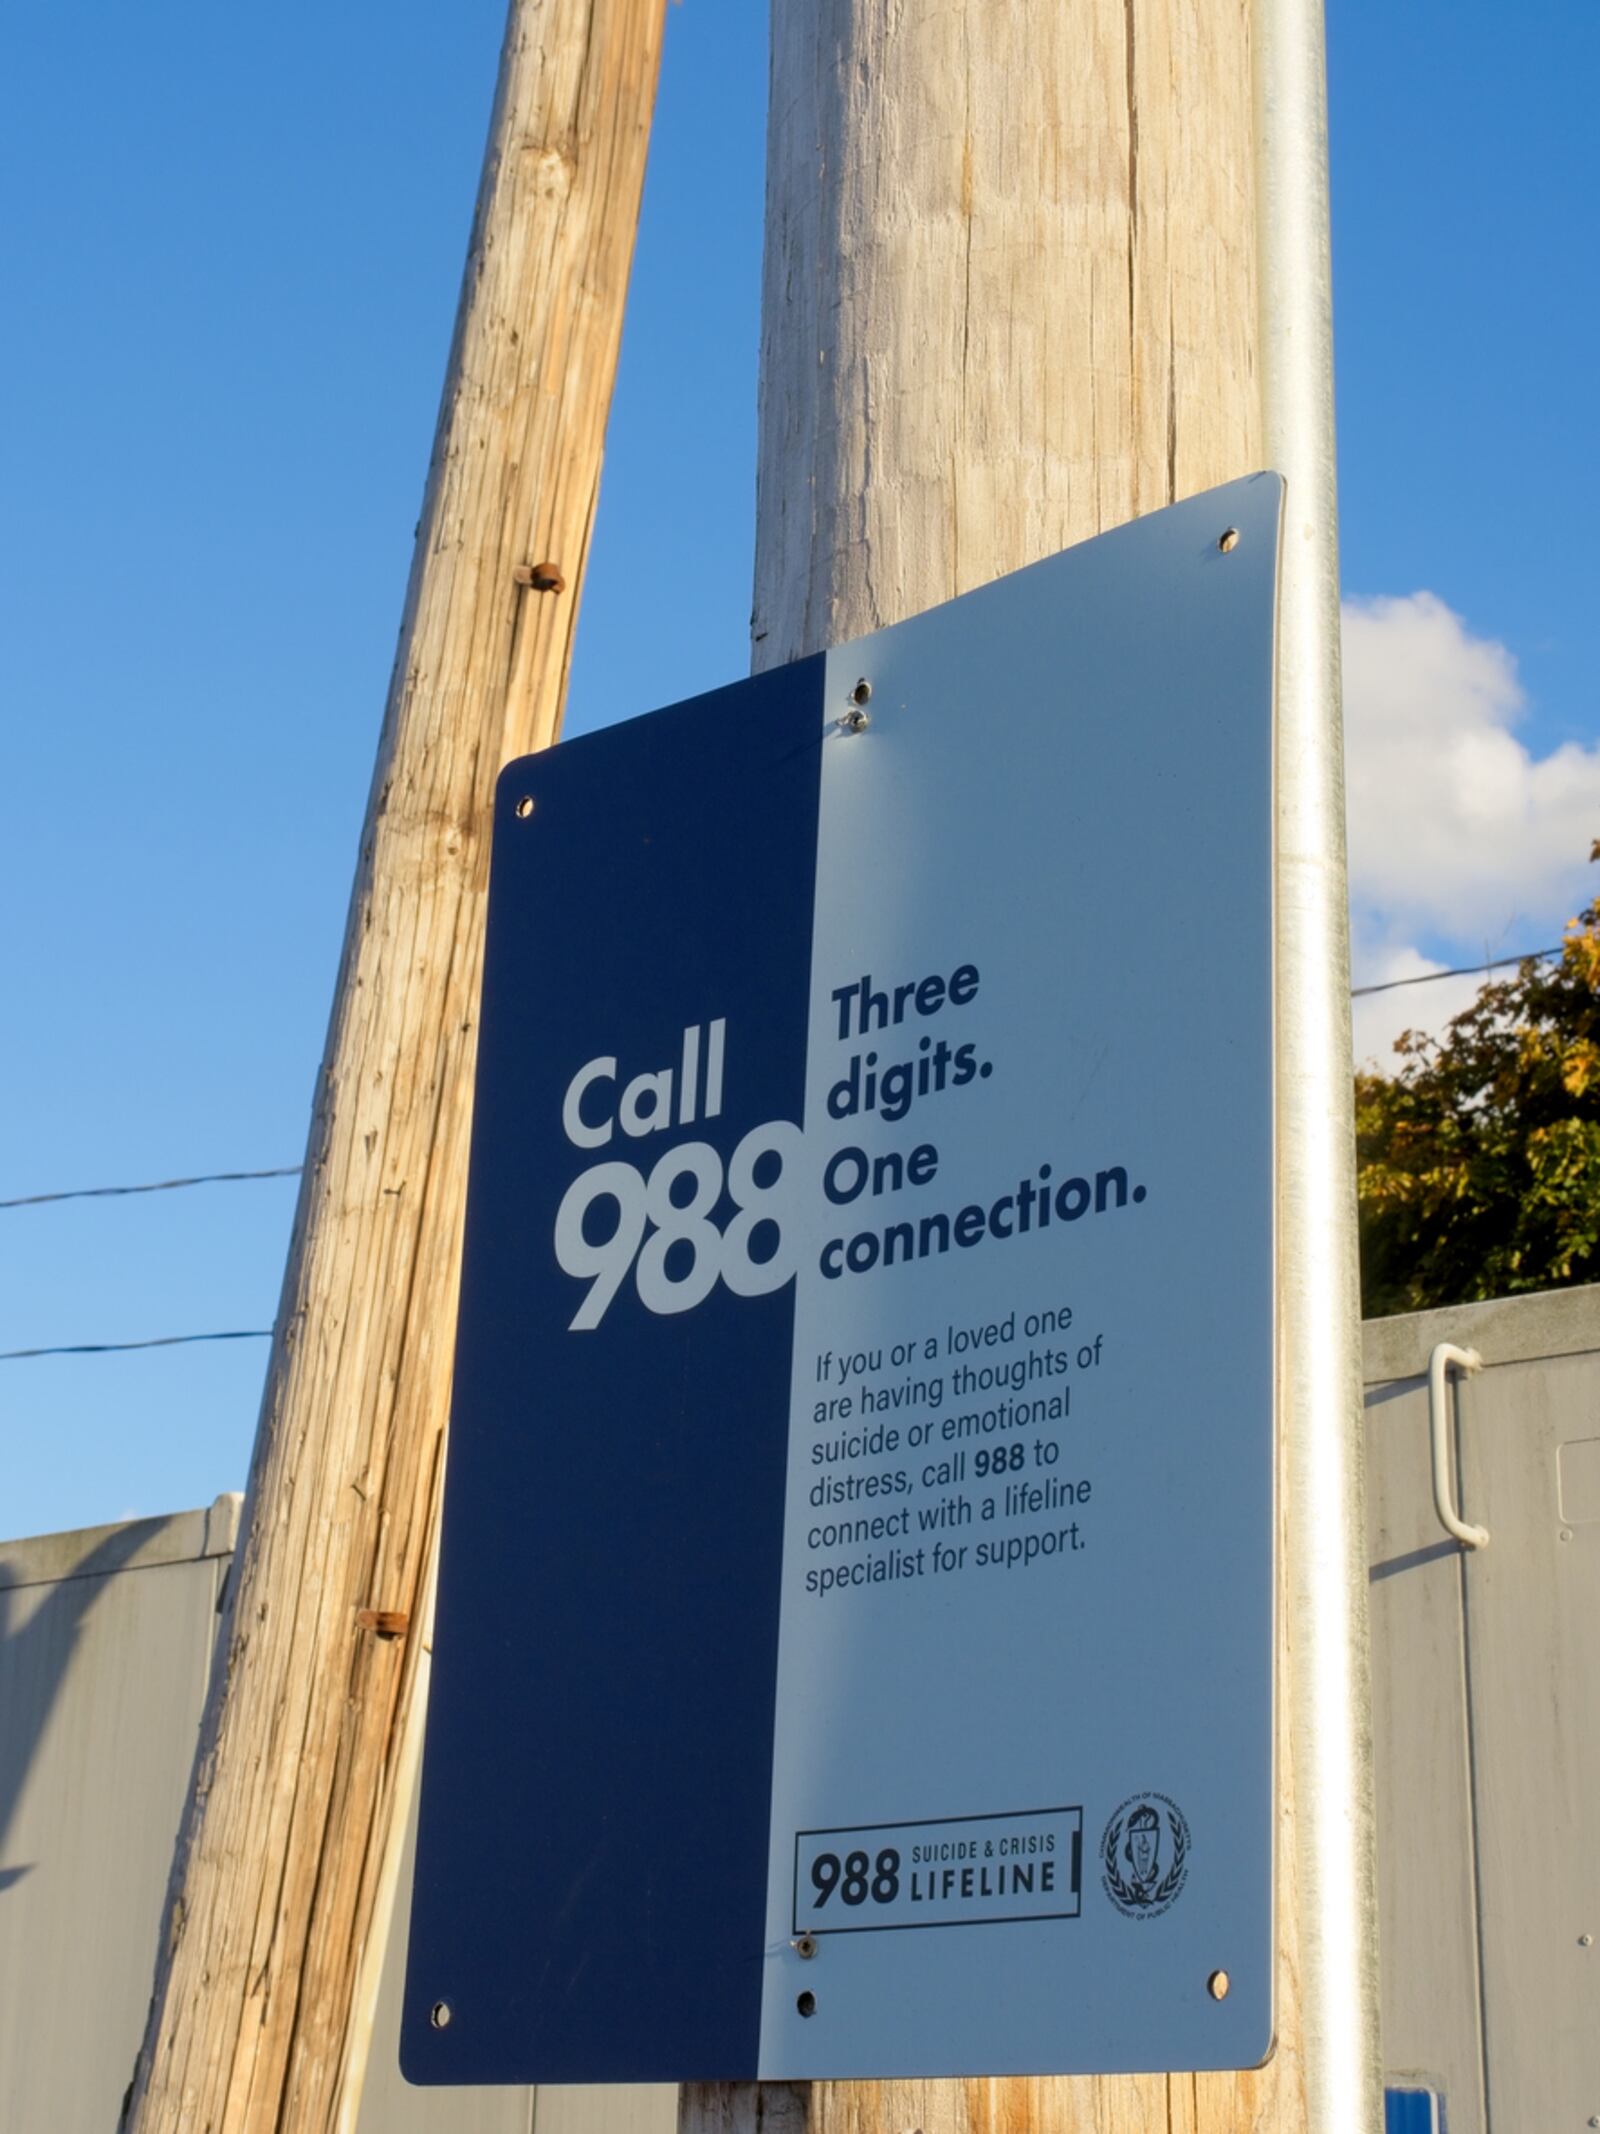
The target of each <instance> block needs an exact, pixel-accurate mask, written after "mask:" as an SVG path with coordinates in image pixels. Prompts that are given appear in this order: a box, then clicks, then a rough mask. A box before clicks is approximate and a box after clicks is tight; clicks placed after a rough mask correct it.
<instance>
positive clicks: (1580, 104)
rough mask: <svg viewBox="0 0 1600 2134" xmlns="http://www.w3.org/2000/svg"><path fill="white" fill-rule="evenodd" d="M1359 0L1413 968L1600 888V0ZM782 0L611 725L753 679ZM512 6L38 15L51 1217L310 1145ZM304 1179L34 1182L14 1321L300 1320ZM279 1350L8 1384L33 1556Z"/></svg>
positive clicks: (25, 25)
mask: <svg viewBox="0 0 1600 2134" xmlns="http://www.w3.org/2000/svg"><path fill="white" fill-rule="evenodd" d="M1329 12H1330V87H1331V97H1332V113H1333V128H1334V148H1333V177H1334V211H1335V229H1334V239H1335V265H1336V277H1337V289H1336V295H1337V301H1338V306H1339V310H1338V327H1339V366H1340V368H1339V417H1340V439H1341V479H1342V484H1343V503H1344V518H1343V529H1342V537H1343V547H1344V571H1345V585H1346V589H1347V593H1348V594H1349V595H1350V596H1352V599H1353V601H1354V602H1355V603H1356V604H1355V606H1354V607H1353V610H1352V621H1351V633H1350V636H1349V638H1348V640H1347V642H1348V645H1349V652H1350V660H1351V691H1350V694H1351V705H1350V715H1351V727H1352V762H1351V774H1352V796H1353V821H1352V836H1353V846H1354V852H1355V860H1356V889H1355V898H1354V905H1355V917H1356V929H1357V943H1358V952H1359V955H1360V957H1361V960H1362V975H1364V976H1366V977H1369V978H1370V977H1382V976H1389V975H1402V974H1404V973H1406V972H1408V971H1410V970H1413V969H1423V968H1427V967H1430V966H1433V967H1438V966H1441V965H1448V964H1454V963H1457V962H1466V961H1470V960H1472V959H1473V958H1475V957H1480V956H1482V955H1483V954H1484V953H1485V952H1486V950H1488V949H1492V950H1493V951H1494V952H1495V953H1501V954H1503V953H1506V952H1507V951H1509V950H1514V949H1518V948H1522V947H1529V946H1538V945H1542V944H1543V943H1544V942H1545V941H1548V940H1554V939H1555V938H1557V937H1558V935H1559V931H1560V927H1561V924H1562V922H1563V920H1564V919H1565V918H1566V917H1567V916H1568V915H1569V914H1570V913H1571V912H1572V911H1573V910H1574V909H1575V908H1576V907H1577V904H1578V903H1579V901H1580V900H1581V899H1582V898H1583V897H1584V896H1585V895H1586V894H1588V886H1587V869H1586V867H1585V865H1584V861H1585V858H1586V854H1587V850H1588V841H1589V838H1590V836H1591V835H1595V834H1600V705H1597V693H1596V687H1595V679H1596V668H1597V663H1600V662H1597V653H1596V646H1595V633H1594V631H1593V628H1592V615H1593V609H1594V591H1593V588H1594V585H1595V583H1596V577H1597V571H1596V565H1597V556H1596V540H1595V533H1594V515H1593V510H1592V506H1591V504H1590V501H1589V497H1588V494H1587V490H1588V486H1589V485H1588V482H1587V481H1586V478H1585V475H1586V470H1592V467H1593V464H1594V442H1593V434H1592V418H1591V417H1590V414H1589V409H1590V406H1591V404H1592V378H1591V374H1592V367H1593V348H1594V344H1595V339H1596V327H1597V323H1600V304H1597V299H1596V287H1595V265H1594V253H1595V248H1594V245H1593V240H1592V215H1593V207H1594V200H1595V176H1596V172H1595V160H1596V159H1595V151H1594V149H1593V146H1592V129H1591V127H1590V126H1589V124H1588V123H1587V122H1588V117H1589V113H1588V110H1587V108H1586V107H1587V104H1588V102H1589V100H1590V98H1591V97H1592V90H1593V84H1594V81H1595V79H1596V59H1597V57H1600V50H1597V48H1600V11H1597V10H1595V9H1594V8H1593V7H1592V6H1590V5H1589V4H1587V0H1581V4H1580V0H1564V4H1558V0H1543V4H1540V0H1532V4H1529V5H1525V6H1523V7H1522V8H1520V9H1519V10H1518V11H1517V12H1516V14H1515V16H1514V17H1513V16H1512V15H1510V14H1508V13H1507V11H1506V10H1505V9H1504V8H1503V7H1502V8H1490V7H1488V6H1487V5H1479V4H1477V0H1462V4H1456V5H1451V6H1448V7H1447V6H1445V5H1443V4H1441V0H1414V4H1411V5H1408V6H1407V7H1406V8H1404V9H1395V8H1392V7H1383V6H1380V5H1378V4H1377V0H1330V11H1329ZM763 14H764V11H763V10H762V9H761V8H760V7H759V5H757V4H756V0H683V4H682V5H680V6H674V7H673V8H672V9H671V10H670V11H669V19H668V35H667V49H666V61H665V67H664V72H663V79H662V89H661V98H660V103H659V106H658V110H657V119H656V129H655V136H654V142H653V147H652V153H651V166H650V175H649V180H648V185H647V192H646V200H645V211H644V219H643V224H642V227H641V231H640V238H639V250H638V256H637V261H636V268H635V277H634V285H633V292H632V298H631V302H630V309H629V318H628V327H627V333H626V337H625V343H624V351H623V361H622V372H621V378H620V381H619V388H618V395H617V400H616V404H615V410H614V414H613V420H612V427H611V435H610V441H609V447H608V461H607V472H606V478H605V488H604V494H603V499H602V506H601V516H600V521H599V528H598V534H597V539H596V546H595V554H594V558H593V563H592V567H591V572H590V579H589V584H588V588H587V591H586V595H585V603H584V610H583V621H582V626H581V630H580V636H579V645H578V655H577V662H576V669H575V673H574V678H573V687H572V697H571V711H570V716H569V728H568V730H569V731H573V730H582V729H584V728H585V727H588V726H592V725H597V724H600V723H603V722H604V721H606V720H608V719H610V718H614V717H618V716H622V715H625V714H629V713H632V712H636V711H639V710H642V709H645V708H648V707H649V706H650V705H652V704H655V703H662V702H668V701H671V700H673V699H675V698H678V697H681V696H684V695H688V694H691V693H693V692H694V691H696V690H698V689H702V688H706V687H710V686H713V685H714V684H716V683H719V682H722V681H725V680H728V679H731V678H733V677H734V676H736V675H738V674H739V673H741V672H742V671H743V670H744V666H745V658H746V638H745V624H746V618H747V615H748V611H749V576H750V550H751V538H752V535H751V528H752V520H753V469H754V392H755V367H756V346H757V305H758V294H759V265H760V241H761V157H762V128H763V105H764V96H765V50H764V46H765V39H764V29H763ZM501 25H502V8H501V5H500V4H499V0H453V4H452V5H451V6H449V7H445V6H442V5H435V6H433V7H426V6H423V5H421V4H419V0H394V4H392V5H390V6H389V7H387V8H386V9H384V10H383V11H381V12H380V11H378V10H377V9H374V8H371V7H367V6H364V5H354V4H344V5H339V6H334V7H329V6H327V5H326V4H324V5H321V6H315V7H314V6H312V5H310V4H307V0H281V4H280V5H279V6H278V7H276V8H275V9H272V10H266V11H262V10H255V11H239V10H228V9H217V8H214V7H211V6H203V5H201V4H199V0H150V4H149V5H148V6H146V7H145V8H142V9H139V10H129V9H124V8H114V7H110V6H107V5H104V4H101V5H98V6H93V7H90V8H88V9H79V10H71V11H65V10H44V9H38V10H33V11H31V12H30V13H29V14H28V15H27V16H26V17H25V18H22V19H19V20H18V21H17V22H15V23H14V24H13V26H12V65H11V67H10V69H9V70H8V84H7V90H6V94H7V97H8V101H9V106H10V108H9V109H8V110H7V112H6V114H5V124H4V129H3V134H4V145H3V149H0V154H3V156H4V163H5V184H6V187H7V212H6V215H5V217H4V232H3V236H0V254H3V269H0V271H3V273H4V285H5V287H6V289H7V292H8V297H9V306H8V318H9V322H10V331H9V332H8V333H7V334H6V336H5V345H4V349H3V352H0V363H3V366H4V374H5V384H6V405H7V407H8V410H9V413H10V421H9V424H8V439H7V445H8V449H7V455H6V457H7V462H8V481H7V496H8V505H9V508H8V510H7V511H6V513H5V516H4V520H3V523H0V543H3V546H4V557H3V569H0V585H3V587H4V595H5V599H6V602H7V607H8V614H7V621H6V627H5V631H4V635H3V638H0V662H3V667H0V672H3V701H4V706H5V716H4V724H3V728H0V733H3V749H4V780H3V785H0V793H3V795H4V802H3V804H4V808H5V836H4V841H3V852H4V860H3V864H4V868H5V881H4V890H3V895H4V910H5V914H6V924H5V926H4V929H3V932H0V957H3V961H4V998H5V1002H6V1015H7V1022H6V1031H7V1041H6V1043H5V1045H4V1047H3V1050H0V1104H3V1109H0V1117H3V1118H4V1120H5V1129H4V1133H3V1136H0V1198H7V1197H11V1196H14V1195H22V1194H30V1193H42V1192H49V1191H53V1190H60V1189H66V1188H71V1187H78V1186H91V1185H98V1184H102V1183H121V1182H133V1181H137V1180H142V1179H154V1178H165V1177H171V1176H173V1175H178V1174H190V1173H194V1172H201V1171H209V1170H218V1169H237V1168H251V1167H256V1166H266V1165H273V1164H287V1163H294V1162H296V1161H297V1160H298V1158H299V1155H300V1153H301V1148H302V1144H303V1141H304V1135H305V1125H306V1117H307V1106H308V1101H309V1096H310V1090H311V1083H312V1078H313V1075H314V1072H315V1068H316V1064H317V1060H318V1056H319V1053H320V1050H321V1044H322V1036H323V1029H324V1025H325V1021H326V1017H327V1011H328V1002H329V995H330V989H331V985H332V979H333V969H334V960H335V956H336V953H337V947H338V940H339V934H340V929H341V926H342V921H343V914H344V908H345V901H346V896H347V892H348V886H349V877H350V868H351V863H352V860H353V857H354V851H355V842H356V833H357V830H358V827H359V823H360V818H361V810H362V805H363V802H364V799H365V791H366V782H367V777H368V773H369V770H370V767H371V759H372V751H373V746H374V742H375V737H376V732H377V722H378V717H379V713H380V711H381V706H382V701H383V694H384V688H385V683H386V680H387V675H388V670H389V664H390V661H391V658H392V655H393V649H394V632H395V628H396V624H397V621H398V615H399V607H400V598H401V592H402V589H403V585H404V579H405V572H406V567H407V562H408V558H409V552H410V542H411V529H412V526H413V524H414V522H415V519H416V514H417V506H418V501H419V498H420V494H421V487H422V477H423V472H424V468H425V465H426V461H427V454H428V446H429V441H430V438H431V434H432V428H433V419H434V411H435V406H436V402H437V397H438V391H439V384H440V379H441V375H442V370H443V364H444V357H445V351H446V347H447V344H448V340H449V334H450V327H451V321H452V316H453V312H454V306H455V297H456V286H457V281H458V278H459V275H460V270H461V264H462V258H463V254H464V248H465V241H466V233H467V226H468V220H469V216H470V211H471V203H472V197H473V191H474V188H475V184H476V179H477V172H478V164H479V158H480V155H481V150H482V141H483V133H484V127H485V124H486V121H487V115H488V108H489V99H490V93H491V89H492V85H493V79H494V71H495V62H496V55H497V50H498V43H499V36H500V30H501ZM1459 993H1460V988H1459V986H1454V985H1452V984H1450V983H1446V984H1441V985H1437V986H1432V987H1425V988H1421V989H1417V990H1416V991H1414V992H1408V993H1404V994H1400V995H1387V996H1384V1003H1385V1004H1384V1007H1383V1009H1382V1017H1383V1021H1382V1023H1381V1025H1380V1024H1377V1023H1374V1024H1371V1025H1370V1028H1369V1026H1368V1025H1366V1024H1363V1026H1362V1029H1363V1035H1364V1036H1365V1038H1366V1041H1367V1043H1368V1045H1369V1048H1376V1047H1378V1046H1379V1045H1381V1044H1382V1043H1383V1042H1385V1040H1386V1038H1387V1037H1388V1036H1391V1035H1392V1034H1393V1029H1397V1028H1398V1027H1399V1026H1400V1024H1401V1023H1402V1022H1404V1021H1406V1020H1409V1019H1412V1018H1413V1016H1415V1015H1417V1014H1419V1013H1421V1012H1422V1008H1423V1005H1424V1004H1426V1006H1427V1012H1428V1014H1429V1016H1430V1017H1432V1016H1433V1015H1434V1013H1435V1010H1440V1011H1442V1009H1443V1008H1444V1006H1445V1005H1446V1004H1448V1005H1449V1006H1452V1007H1453V1006H1454V1005H1458V1004H1459V998H1458V996H1459ZM1396 1003H1404V1005H1403V1006H1397V1005H1391V1004H1396ZM1390 1025H1392V1026H1393V1028H1390V1027H1389V1026H1390ZM292 1200H293V1186H292V1182H289V1181H279V1182H274V1183H267V1184H254V1185H239V1186H213V1187H203V1188H200V1189H197V1190H195V1191H192V1192H185V1193H172V1194H160V1195H152V1196H146V1197H140V1198H134V1199H125V1200H105V1201H84V1202H68V1203H66V1204H64V1205H61V1206H55V1207H45V1208H37V1209H18V1210H12V1211H0V1348H19V1347H24V1346H34V1345H40V1346H42V1345H46V1344H51V1343H68V1342H80V1341H121V1340H137V1339H141V1338H144V1337H148V1336H152V1335H161V1334H177V1333H189V1332H201V1331H209V1330H214V1329H222V1328H233V1327H259V1326H265V1325H267V1324H269V1323H270V1321H271V1318H272V1314H273V1310H274V1306H275V1303H276V1297H277V1289H278V1282H279V1278H280V1274H281V1270H282V1262H283V1254H284V1248H285V1244H286V1238H287V1228H288V1221H289V1215H290V1211H291V1207H292ZM265 1348H266V1345H265V1343H263V1342H241V1343H237V1344H225V1345H217V1346H197V1347H191V1348H180V1349H170V1350H155V1351H151V1352H147V1353H140V1354H134V1355H127V1356H103V1357H102V1356H86V1357H51V1358H41V1359H38V1360H36V1361H30V1362H24V1363H0V1535H20V1534H24V1533H31V1532H43V1531H48V1530H50V1529H54V1528H61V1527H69V1526H78V1525H87V1524H91V1523H94V1522H97V1521H102V1520H108V1519H114V1518H117V1517H120V1516H123V1515H125V1514H129V1513H134V1512H140V1513H147V1512H157V1511H166V1510H171V1509H175V1508H177V1507H179V1506H182V1505H190V1504H196V1503H202V1502H204V1501H206V1500H207V1499H208V1498H209V1497H211V1496H213V1495H214V1494H215V1493H216V1492H217V1491H219V1490H222V1489H226V1488H233V1487H238V1486H240V1485H241V1483H242V1481H243V1477H244V1472H245V1466H246V1462H247V1458H248V1451H249V1445H250V1440H251V1436H252V1432H253V1429H254V1423H255V1410H256V1402H257V1399H258V1396H259V1390H260V1383H261V1375H262V1368H263V1364H264V1361H265Z"/></svg>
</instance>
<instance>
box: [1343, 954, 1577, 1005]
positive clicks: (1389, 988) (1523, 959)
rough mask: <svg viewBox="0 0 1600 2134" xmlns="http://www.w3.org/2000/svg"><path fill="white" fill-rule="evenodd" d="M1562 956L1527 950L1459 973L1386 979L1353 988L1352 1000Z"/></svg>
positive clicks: (1469, 966) (1469, 965) (1467, 966)
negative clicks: (1548, 957) (1547, 957)
mask: <svg viewBox="0 0 1600 2134" xmlns="http://www.w3.org/2000/svg"><path fill="white" fill-rule="evenodd" d="M1560 954H1561V951H1560V949H1559V948H1525V949H1524V950H1523V951H1522V954H1521V955H1520V956H1496V957H1495V959H1494V961H1493V962H1492V963H1465V964H1463V965H1462V966H1461V969H1460V970H1459V971H1418V972H1417V974H1416V976H1415V977H1414V978H1386V979H1385V980H1384V982H1383V984H1382V985H1358V986H1352V987H1351V988H1350V998H1351V999H1352V1000H1361V999H1364V998H1365V996H1366V995H1367V994H1368V993H1393V992H1396V991H1398V989H1399V988H1400V987H1401V986H1403V985H1433V984H1434V983H1435V982H1436V980H1438V979H1440V978H1476V977H1477V976H1478V974H1479V972H1480V971H1503V970H1506V969H1508V968H1509V967H1510V966H1511V965H1512V964H1513V963H1538V962H1541V961H1542V960H1543V959H1544V958H1545V957H1546V956H1559V955H1560Z"/></svg>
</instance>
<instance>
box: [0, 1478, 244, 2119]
mask: <svg viewBox="0 0 1600 2134" xmlns="http://www.w3.org/2000/svg"><path fill="white" fill-rule="evenodd" d="M233 1524H234V1515H233V1506H232V1504H231V1502H230V1501H229V1500H223V1502H222V1503H221V1504H220V1505H219V1506H218V1507H215V1508H214V1510H213V1513H211V1514H207V1513H205V1512H187V1513H181V1514H179V1515H177V1516H176V1517H174V1518H171V1519H146V1520H140V1521H138V1522H136V1523H135V1524H133V1525H129V1526H121V1527H103V1528H98V1529H95V1530H93V1531H90V1532H87V1533H82V1534H66V1535H58V1536H49V1537H46V1538H45V1539H43V1540H39V1541H29V1542H22V1543H0V2126H3V2127H5V2128H6V2129H8V2130H10V2129H16V2130H17V2134H24V2130H26V2134H109V2130H110V2129H112V2128H114V2127H115V2126H116V2123H117V2115H118V2111H119V2108H120V2106H121V2103H122V2096H123V2092H124V2090H125V2089H126V2088H127V2086H128V2079H129V2077H130V2076H131V2074H132V2073H133V2059H134V2054H135V2052H136V2051H137V2050H138V2045H139V2038H140V2035H141V2033H142V2031H143V2029H144V2018H145V2010H146V2007H147V2005H148V2003H149V1998H150V1974H151V1968H152V1965H153V1963H154V1960H155V1945H156V1932H157V1927H158V1924H159V1921H160V1916H161V1901H162V1897H163V1894H164V1892H165V1889H166V1881H167V1873H168V1870H169V1868H170V1866H171V1864H172V1841H173V1834H174V1832H175V1831H176V1829H177V1826H178V1817H179V1814H180V1812H181V1809H182V1806H183V1800H184V1796H185V1793H186V1792H187V1790H188V1784H189V1774H190V1766H191V1764H192V1762H193V1758H194V1744H195V1734H196V1730H197V1727H198V1723H199V1713H200V1706H201V1701H202V1699H203V1697H204V1694H205V1684H206V1671H207V1668H208V1666H209V1663H210V1652H211V1640H212V1635H213V1631H214V1629H215V1625H216V1607H217V1594H218V1590H219V1586H220V1581H221V1578H222V1575H223V1568H224V1564H225V1562H226V1556H225V1555H224V1553H223V1552H224V1551H226V1550H227V1549H228V1548H230V1547H231V1546H232V1540H233Z"/></svg>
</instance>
